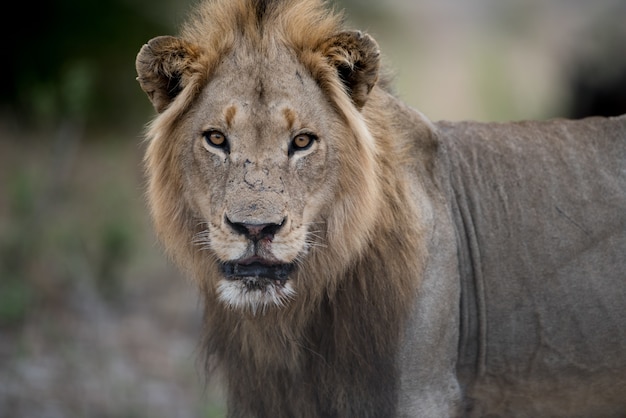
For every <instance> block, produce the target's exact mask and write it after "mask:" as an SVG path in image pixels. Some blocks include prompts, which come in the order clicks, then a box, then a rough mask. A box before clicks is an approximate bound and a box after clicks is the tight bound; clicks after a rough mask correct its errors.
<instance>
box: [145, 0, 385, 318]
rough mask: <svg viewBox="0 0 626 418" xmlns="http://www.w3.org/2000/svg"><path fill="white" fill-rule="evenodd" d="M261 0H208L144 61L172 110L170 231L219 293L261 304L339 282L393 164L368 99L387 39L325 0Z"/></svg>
mask: <svg viewBox="0 0 626 418" xmlns="http://www.w3.org/2000/svg"><path fill="white" fill-rule="evenodd" d="M249 1H250V0H216V1H213V2H208V3H205V4H204V5H203V6H202V7H201V8H200V9H198V10H197V13H196V14H195V17H194V18H193V19H191V21H190V23H189V24H188V25H187V26H186V27H185V28H184V30H183V31H182V33H181V35H180V36H179V37H170V36H167V37H158V38H155V39H153V40H151V41H150V42H149V43H148V44H146V45H145V46H144V47H143V48H142V49H141V51H140V53H139V55H138V57H137V71H138V80H139V82H140V84H141V87H142V88H143V90H144V91H145V92H146V93H147V94H148V96H149V97H150V99H151V101H152V103H153V105H154V107H155V109H156V110H157V112H158V116H157V117H156V118H155V120H154V121H153V122H152V124H151V126H150V128H149V131H148V139H149V146H148V150H147V154H146V168H147V174H148V182H149V185H148V186H149V187H148V200H149V205H150V207H151V209H152V214H153V218H154V221H155V226H156V229H157V232H158V234H159V236H160V238H161V239H162V240H163V241H164V243H165V246H166V248H167V249H168V250H169V251H170V252H171V253H172V255H173V256H174V258H175V259H176V261H178V263H179V264H180V265H182V266H184V267H186V268H189V267H190V266H191V269H192V270H193V271H192V274H193V276H194V277H196V279H197V280H199V281H200V285H201V286H202V287H203V288H204V289H205V293H206V294H208V295H213V296H214V297H216V298H217V299H219V300H220V301H221V302H222V303H223V305H225V306H230V307H235V308H241V309H242V310H245V311H250V312H253V313H254V312H257V311H260V310H266V309H270V308H272V307H278V306H282V305H285V304H288V303H289V301H290V300H291V299H293V298H297V297H299V295H306V297H307V298H312V299H314V298H316V297H320V296H321V295H322V294H323V293H324V292H326V291H327V290H328V289H329V288H332V287H333V286H334V285H335V280H336V278H337V277H338V276H339V275H340V273H341V272H342V271H343V269H345V268H346V266H349V265H350V264H351V263H354V262H355V260H356V259H357V258H358V257H359V253H360V252H361V250H362V248H363V246H365V245H367V242H368V241H369V239H370V235H371V234H372V231H373V225H374V224H375V220H374V216H377V215H376V214H377V212H378V211H377V208H378V207H379V205H380V202H381V199H382V198H381V192H380V189H381V184H380V183H381V177H382V176H381V175H380V173H379V172H378V170H379V169H378V167H377V165H376V158H375V157H376V154H377V148H376V147H377V146H376V144H375V143H374V141H373V139H372V137H371V134H370V133H369V131H368V129H367V128H366V124H365V121H364V117H363V115H362V113H361V109H362V108H363V106H364V105H365V103H366V101H367V99H368V94H369V93H370V91H371V90H372V88H373V86H374V84H375V83H376V81H377V78H378V66H379V52H378V47H377V45H376V43H375V42H374V40H373V39H372V38H370V37H369V36H367V35H364V34H361V33H359V32H345V31H342V30H340V25H339V24H340V22H339V20H340V19H339V18H338V17H337V16H335V15H333V14H332V13H329V12H328V11H326V10H325V9H324V8H323V6H324V5H323V3H322V2H320V1H300V2H292V1H284V2H282V6H281V9H280V13H278V11H277V10H275V7H274V2H273V1H269V0H268V1H258V2H253V3H254V6H250V4H248V3H249ZM303 28H306V30H303ZM304 270H306V271H308V272H309V273H310V272H315V274H314V275H311V274H309V275H307V276H305V275H304V274H301V272H302V271H304Z"/></svg>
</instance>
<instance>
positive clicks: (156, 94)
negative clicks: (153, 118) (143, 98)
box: [135, 36, 198, 113]
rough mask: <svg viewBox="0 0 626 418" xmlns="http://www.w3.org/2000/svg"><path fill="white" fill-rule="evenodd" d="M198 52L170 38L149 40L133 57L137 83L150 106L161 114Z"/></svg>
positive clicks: (163, 37)
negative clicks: (135, 58) (150, 103)
mask: <svg viewBox="0 0 626 418" xmlns="http://www.w3.org/2000/svg"><path fill="white" fill-rule="evenodd" d="M197 56H198V51H197V48H194V47H193V46H192V45H190V44H189V43H187V42H185V41H183V40H182V39H179V38H175V37H173V36H159V37H156V38H153V39H151V40H150V41H149V42H148V43H147V44H145V45H144V46H143V47H142V48H141V50H140V51H139V53H138V54H137V60H136V61H135V67H136V69H137V81H139V84H140V85H141V88H142V89H143V91H145V92H146V94H147V95H148V97H149V98H150V101H151V102H152V105H153V106H154V108H155V109H156V110H157V112H159V113H161V112H163V111H164V110H165V109H167V107H168V106H169V104H170V103H171V102H172V101H173V100H174V99H175V98H176V96H177V95H178V94H179V93H180V92H181V91H182V90H183V88H184V87H185V85H186V82H187V81H188V79H189V75H190V73H191V70H192V66H193V63H194V62H197Z"/></svg>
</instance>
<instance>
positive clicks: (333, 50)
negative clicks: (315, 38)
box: [323, 31, 380, 109]
mask: <svg viewBox="0 0 626 418" xmlns="http://www.w3.org/2000/svg"><path fill="white" fill-rule="evenodd" d="M323 48H324V53H325V55H326V56H327V57H328V59H329V60H330V62H331V64H332V65H334V66H335V67H336V68H337V73H338V75H339V77H340V78H341V81H342V82H343V83H344V85H345V86H346V88H347V91H348V93H349V94H350V97H351V98H352V101H353V102H354V104H355V105H356V106H357V107H358V108H359V109H360V108H362V107H363V105H364V104H365V102H366V101H367V96H368V95H369V93H370V91H371V90H372V88H373V87H374V85H375V84H376V81H378V69H379V67H380V49H379V48H378V44H377V43H376V41H375V40H374V39H373V38H372V37H371V36H369V35H367V34H364V33H362V32H360V31H346V32H341V33H339V34H338V35H336V36H334V37H332V38H330V39H329V40H328V41H326V42H325V43H324V46H323Z"/></svg>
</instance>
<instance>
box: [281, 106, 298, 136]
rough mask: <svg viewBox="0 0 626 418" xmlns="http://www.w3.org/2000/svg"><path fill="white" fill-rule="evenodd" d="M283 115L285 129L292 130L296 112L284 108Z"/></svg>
mask: <svg viewBox="0 0 626 418" xmlns="http://www.w3.org/2000/svg"><path fill="white" fill-rule="evenodd" d="M283 115H284V116H285V119H286V120H287V129H289V130H291V129H292V128H293V125H294V123H296V112H294V111H293V110H292V109H290V108H288V107H286V108H284V109H283Z"/></svg>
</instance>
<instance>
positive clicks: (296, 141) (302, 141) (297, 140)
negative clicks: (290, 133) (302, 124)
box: [290, 134, 316, 153]
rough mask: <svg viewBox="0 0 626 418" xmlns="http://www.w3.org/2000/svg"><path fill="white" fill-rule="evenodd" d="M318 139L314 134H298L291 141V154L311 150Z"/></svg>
mask: <svg viewBox="0 0 626 418" xmlns="http://www.w3.org/2000/svg"><path fill="white" fill-rule="evenodd" d="M315 139H316V137H315V136H314V135H312V134H298V135H296V136H295V137H294V138H293V140H292V141H291V149H290V151H291V153H293V152H294V151H303V150H306V149H309V148H310V147H311V145H313V142H315Z"/></svg>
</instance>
